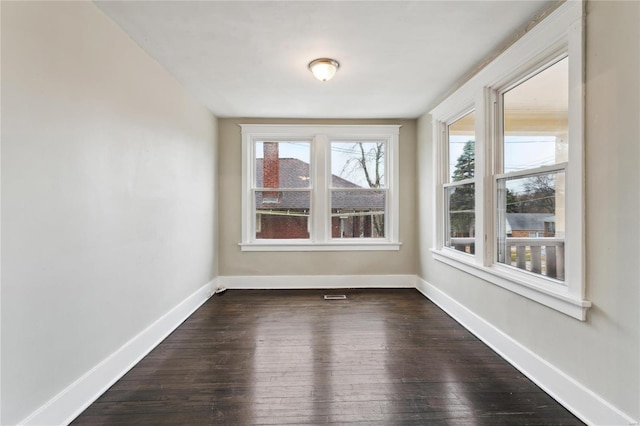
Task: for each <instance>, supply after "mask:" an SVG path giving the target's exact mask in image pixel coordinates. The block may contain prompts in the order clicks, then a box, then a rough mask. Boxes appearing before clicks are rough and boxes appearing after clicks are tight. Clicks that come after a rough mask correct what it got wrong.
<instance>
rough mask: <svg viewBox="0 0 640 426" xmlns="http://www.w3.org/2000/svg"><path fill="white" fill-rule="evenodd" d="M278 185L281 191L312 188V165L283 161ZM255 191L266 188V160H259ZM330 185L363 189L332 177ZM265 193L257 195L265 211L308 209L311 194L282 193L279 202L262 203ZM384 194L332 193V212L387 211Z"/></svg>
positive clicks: (291, 160) (294, 160) (289, 160)
mask: <svg viewBox="0 0 640 426" xmlns="http://www.w3.org/2000/svg"><path fill="white" fill-rule="evenodd" d="M279 163H280V164H279V173H280V176H279V182H280V187H281V188H289V189H291V188H293V189H297V188H300V189H304V188H308V187H309V164H308V163H305V162H304V161H302V160H298V159H297V158H280V161H279ZM255 176H256V187H258V188H260V187H262V185H263V159H262V158H258V159H256V175H255ZM331 184H332V185H333V187H334V188H362V187H361V186H358V185H356V184H355V183H353V182H349V181H348V180H346V179H344V178H341V177H340V176H336V175H332V176H331ZM262 196H263V194H262V193H256V207H257V208H258V209H266V210H283V209H296V210H300V209H309V206H310V201H309V192H306V191H305V192H289V191H283V192H281V193H280V196H279V197H278V200H277V201H278V202H269V200H268V199H267V200H266V201H265V200H263V197H262ZM384 204H385V203H384V193H382V192H356V193H353V192H351V193H347V192H337V191H336V192H333V193H332V196H331V208H332V209H350V210H356V209H357V210H369V209H372V210H377V211H382V210H384Z"/></svg>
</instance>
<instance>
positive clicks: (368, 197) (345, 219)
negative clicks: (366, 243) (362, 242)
mask: <svg viewBox="0 0 640 426" xmlns="http://www.w3.org/2000/svg"><path fill="white" fill-rule="evenodd" d="M385 201H386V192H385V191H332V192H331V238H384V235H385V233H384V218H385Z"/></svg>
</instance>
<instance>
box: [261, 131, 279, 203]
mask: <svg viewBox="0 0 640 426" xmlns="http://www.w3.org/2000/svg"><path fill="white" fill-rule="evenodd" d="M263 149H264V160H263V163H262V184H263V186H264V187H265V188H278V187H279V186H280V154H279V152H278V142H264V143H263ZM264 199H265V201H266V199H270V200H274V201H275V200H278V193H277V192H265V193H264ZM274 201H271V202H274ZM275 202H277V201H275Z"/></svg>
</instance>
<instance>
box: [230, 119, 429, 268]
mask: <svg viewBox="0 0 640 426" xmlns="http://www.w3.org/2000/svg"><path fill="white" fill-rule="evenodd" d="M240 123H242V124H265V123H268V124H292V123H297V124H302V123H305V124H308V123H311V124H313V123H322V124H400V125H402V127H401V128H400V147H399V148H400V149H399V151H400V241H401V242H402V247H401V249H400V251H383V252H375V251H368V252H268V253H265V252H241V251H240V247H239V246H238V244H239V243H240V241H241V238H242V235H241V211H242V210H241V208H242V207H241V205H242V199H241V195H242V171H241V164H242V163H241V150H242V140H241V132H240V126H239V125H238V124H240ZM218 138H219V141H220V145H219V171H220V174H219V183H218V185H219V186H218V192H219V195H220V210H219V214H220V217H219V220H220V240H219V244H220V245H219V252H220V275H221V276H230V275H247V276H248V275H354V274H365V275H366V274H384V275H389V274H415V271H416V242H417V240H416V229H415V210H416V209H415V202H414V201H415V199H416V193H415V190H416V185H415V178H414V176H415V169H416V162H415V149H416V123H415V120H320V121H318V120H290V119H261V120H258V119H237V118H224V119H220V120H219V133H218Z"/></svg>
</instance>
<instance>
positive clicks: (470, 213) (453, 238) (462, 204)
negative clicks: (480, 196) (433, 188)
mask: <svg viewBox="0 0 640 426" xmlns="http://www.w3.org/2000/svg"><path fill="white" fill-rule="evenodd" d="M445 202H446V209H447V216H446V221H447V223H446V237H445V246H446V247H450V248H453V249H456V250H459V251H463V252H465V253H469V254H473V253H475V235H476V214H475V184H473V183H467V184H463V185H458V186H450V187H447V188H445Z"/></svg>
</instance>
